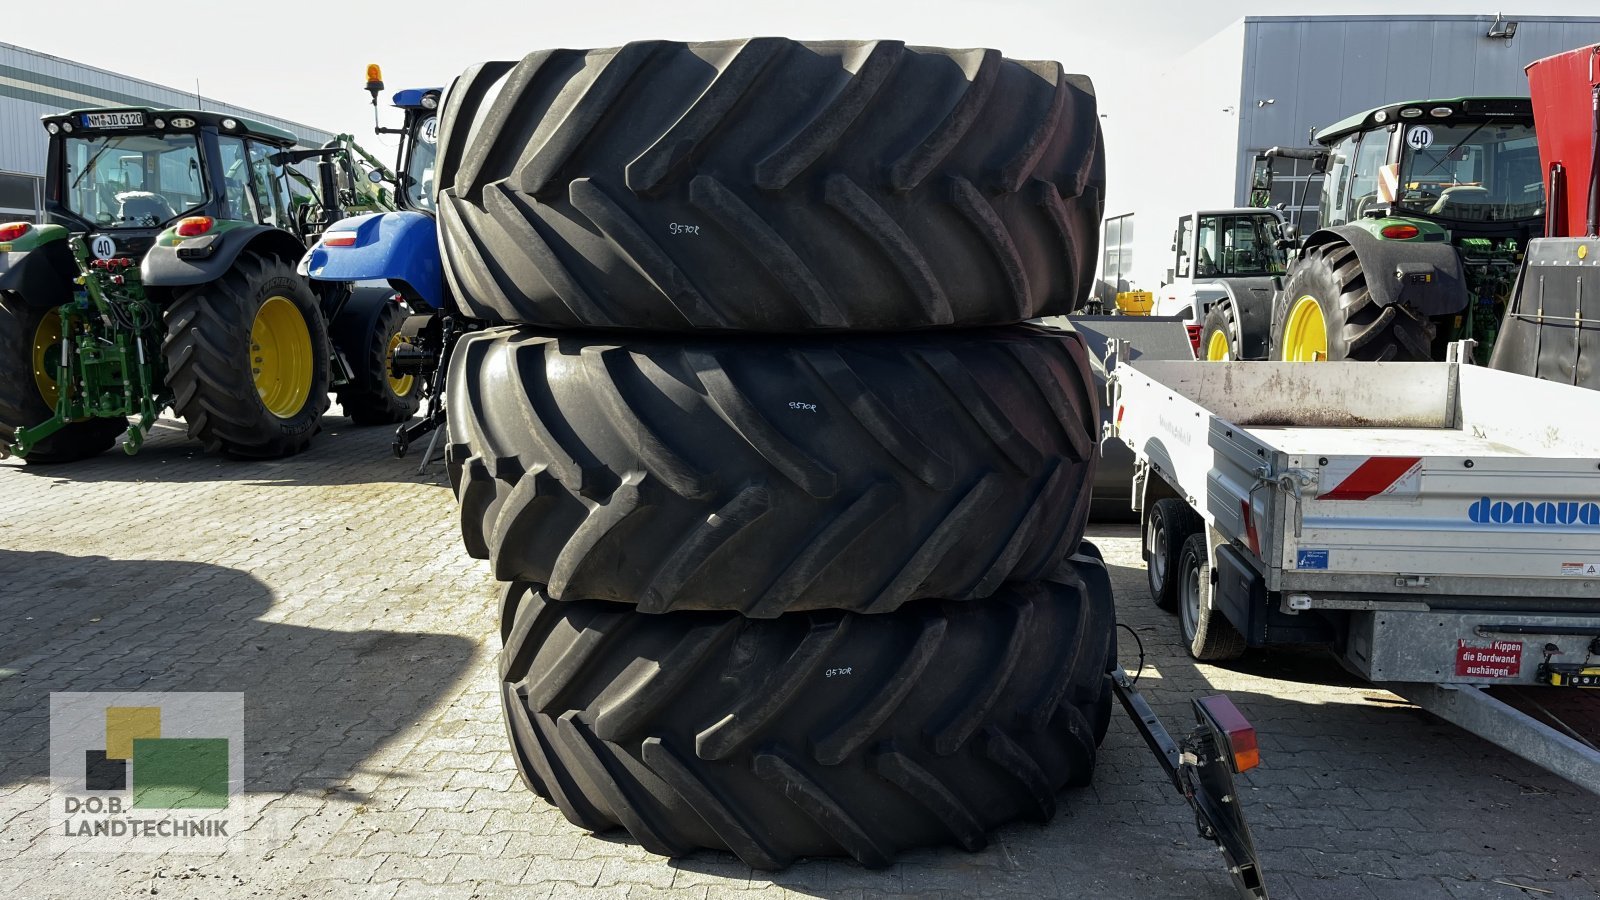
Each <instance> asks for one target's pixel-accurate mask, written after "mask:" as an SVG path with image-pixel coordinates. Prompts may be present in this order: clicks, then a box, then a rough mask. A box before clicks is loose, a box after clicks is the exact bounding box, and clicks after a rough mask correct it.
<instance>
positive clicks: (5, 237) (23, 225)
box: [0, 222, 33, 243]
mask: <svg viewBox="0 0 1600 900" xmlns="http://www.w3.org/2000/svg"><path fill="white" fill-rule="evenodd" d="M32 230H33V225H32V224H31V223H28V222H7V223H5V224H4V225H0V243H4V242H6V241H14V240H16V239H17V238H19V237H22V236H23V235H25V234H27V233H28V232H30V231H32Z"/></svg>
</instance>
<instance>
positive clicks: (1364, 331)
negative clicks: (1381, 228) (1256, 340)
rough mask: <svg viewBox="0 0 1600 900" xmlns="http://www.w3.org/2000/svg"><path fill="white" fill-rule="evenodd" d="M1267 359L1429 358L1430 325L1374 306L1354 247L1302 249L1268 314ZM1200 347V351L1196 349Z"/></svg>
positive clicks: (1400, 309) (1399, 309)
mask: <svg viewBox="0 0 1600 900" xmlns="http://www.w3.org/2000/svg"><path fill="white" fill-rule="evenodd" d="M1273 312H1274V315H1273V320H1274V321H1273V326H1272V353H1271V357H1270V358H1271V359H1274V360H1280V361H1286V362H1319V361H1323V360H1333V361H1338V360H1343V359H1351V360H1361V361H1365V362H1388V361H1401V362H1403V361H1423V362H1426V361H1427V360H1430V359H1432V358H1433V356H1432V346H1433V337H1434V324H1433V323H1432V322H1431V321H1429V320H1428V319H1427V318H1425V317H1423V316H1420V315H1418V314H1416V313H1414V312H1412V311H1411V310H1410V309H1408V308H1406V307H1405V306H1402V305H1400V304H1391V305H1389V306H1382V305H1380V304H1379V303H1378V302H1377V300H1375V299H1373V296H1372V292H1371V291H1370V290H1368V289H1367V275H1366V272H1365V271H1364V270H1363V269H1362V265H1361V259H1360V258H1359V257H1358V256H1357V255H1356V250H1355V248H1354V247H1352V246H1350V245H1349V244H1346V243H1341V242H1337V241H1335V242H1332V243H1327V244H1320V245H1318V246H1315V247H1312V248H1310V249H1308V250H1306V251H1305V252H1304V253H1303V254H1302V256H1301V258H1300V259H1299V260H1298V261H1297V262H1296V264H1295V266H1294V269H1293V271H1292V272H1290V274H1289V277H1288V279H1287V281H1286V283H1285V284H1284V289H1283V294H1282V297H1281V299H1280V300H1279V302H1278V304H1277V308H1276V309H1275V310H1274V311H1273ZM1202 349H1203V348H1202Z"/></svg>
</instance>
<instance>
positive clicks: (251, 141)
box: [44, 108, 312, 258]
mask: <svg viewBox="0 0 1600 900" xmlns="http://www.w3.org/2000/svg"><path fill="white" fill-rule="evenodd" d="M44 127H45V130H46V131H47V132H48V133H49V135H50V148H49V156H48V167H47V175H46V189H45V194H46V199H45V213H46V216H47V219H48V221H50V222H53V223H56V224H59V225H63V226H65V227H66V228H67V230H69V231H72V232H76V233H80V234H86V235H91V236H92V237H91V238H90V241H89V244H90V247H91V249H92V250H93V251H94V253H95V255H96V256H97V257H100V258H107V257H112V256H131V257H134V258H138V257H141V256H143V255H144V254H145V252H146V251H147V250H149V249H150V247H151V245H152V244H153V243H154V241H155V239H156V236H157V235H158V234H160V233H161V232H162V231H163V230H165V229H167V228H169V227H171V226H172V225H173V224H174V223H176V222H178V221H179V220H182V219H186V218H194V219H199V218H201V217H204V218H209V219H211V220H212V221H213V222H216V221H236V222H248V223H253V224H257V225H267V226H275V227H280V228H288V229H290V230H295V229H293V227H292V222H293V221H294V215H295V211H296V210H297V208H299V207H302V206H305V205H306V204H308V203H310V202H312V198H311V193H310V191H309V190H307V189H306V188H305V187H304V186H303V184H302V182H303V179H297V178H296V177H295V176H297V175H298V173H293V172H292V171H291V170H289V169H287V168H286V167H284V166H282V165H275V164H274V163H273V161H272V158H271V157H272V156H273V154H275V153H278V152H279V151H282V150H286V149H288V148H290V147H293V146H294V145H295V143H296V141H297V139H296V138H295V136H294V135H293V134H290V133H289V132H287V131H283V130H282V129H278V128H273V127H272V126H270V125H265V124H262V123H260V122H252V121H250V120H248V119H243V118H239V117H236V116H228V115H223V114H221V113H215V112H201V111H198V110H181V109H148V108H143V109H140V108H123V109H80V110H73V111H71V112H67V113H62V114H59V115H52V116H46V117H45V118H44Z"/></svg>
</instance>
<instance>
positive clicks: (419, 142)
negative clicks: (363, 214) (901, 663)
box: [367, 63, 443, 212]
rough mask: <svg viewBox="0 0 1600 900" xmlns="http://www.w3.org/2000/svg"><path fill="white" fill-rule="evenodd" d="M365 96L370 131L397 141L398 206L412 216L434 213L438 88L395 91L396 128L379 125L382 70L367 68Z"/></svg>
mask: <svg viewBox="0 0 1600 900" xmlns="http://www.w3.org/2000/svg"><path fill="white" fill-rule="evenodd" d="M367 93H368V94H371V95H372V126H373V127H372V130H373V132H375V133H377V134H394V135H399V137H400V158H399V165H398V166H397V167H396V171H398V172H399V173H400V191H399V206H400V208H401V209H405V210H412V211H415V212H432V210H433V165H434V157H435V156H437V155H438V144H439V98H440V95H441V94H442V93H443V90H442V89H440V88H407V89H406V90H402V91H395V93H394V96H393V97H391V98H390V103H392V104H393V105H394V107H395V108H396V109H398V110H400V111H401V113H402V114H404V116H405V118H404V120H403V122H402V124H401V127H399V128H389V127H385V126H384V125H382V124H381V123H380V122H379V121H378V95H379V94H382V93H383V68H382V67H380V66H379V65H378V64H377V63H372V64H370V65H368V66H367Z"/></svg>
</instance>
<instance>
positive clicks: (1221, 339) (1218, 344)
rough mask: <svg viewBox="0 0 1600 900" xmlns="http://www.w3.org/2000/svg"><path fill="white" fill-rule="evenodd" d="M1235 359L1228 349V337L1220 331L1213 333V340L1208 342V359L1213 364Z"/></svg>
mask: <svg viewBox="0 0 1600 900" xmlns="http://www.w3.org/2000/svg"><path fill="white" fill-rule="evenodd" d="M1232 358H1233V354H1232V352H1231V350H1230V348H1229V347H1228V336H1227V335H1225V334H1223V333H1222V332H1220V331H1213V332H1211V339H1210V340H1208V341H1206V359H1208V360H1211V361H1212V362H1225V361H1227V360H1229V359H1232Z"/></svg>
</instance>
